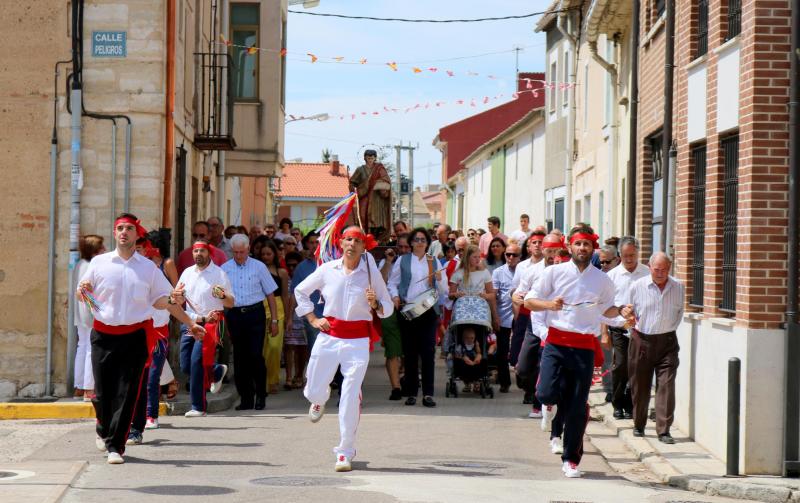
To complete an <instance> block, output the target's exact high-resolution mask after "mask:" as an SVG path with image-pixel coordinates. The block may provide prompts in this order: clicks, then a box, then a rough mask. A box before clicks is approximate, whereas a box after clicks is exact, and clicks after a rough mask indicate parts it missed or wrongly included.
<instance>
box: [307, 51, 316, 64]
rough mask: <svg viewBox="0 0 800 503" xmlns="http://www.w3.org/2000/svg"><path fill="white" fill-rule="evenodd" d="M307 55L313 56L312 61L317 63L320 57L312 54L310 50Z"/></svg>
mask: <svg viewBox="0 0 800 503" xmlns="http://www.w3.org/2000/svg"><path fill="white" fill-rule="evenodd" d="M306 56H309V57H310V58H311V62H312V63H316V62H317V60H318V59H319V58H318V57H316V56H315V55H313V54H311V53H310V52H307V53H306Z"/></svg>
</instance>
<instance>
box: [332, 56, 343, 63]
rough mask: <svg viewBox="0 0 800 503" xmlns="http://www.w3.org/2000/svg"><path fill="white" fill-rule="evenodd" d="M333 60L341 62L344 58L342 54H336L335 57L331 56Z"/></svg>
mask: <svg viewBox="0 0 800 503" xmlns="http://www.w3.org/2000/svg"><path fill="white" fill-rule="evenodd" d="M333 60H334V61H336V62H341V61H343V60H344V56H336V57H335V58H333Z"/></svg>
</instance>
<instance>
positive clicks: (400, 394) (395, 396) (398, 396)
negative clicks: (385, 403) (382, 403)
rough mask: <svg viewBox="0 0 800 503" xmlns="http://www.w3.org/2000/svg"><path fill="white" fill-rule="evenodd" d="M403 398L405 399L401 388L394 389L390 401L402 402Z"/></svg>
mask: <svg viewBox="0 0 800 503" xmlns="http://www.w3.org/2000/svg"><path fill="white" fill-rule="evenodd" d="M401 398H403V392H402V391H400V388H394V389H393V390H392V394H391V395H389V400H400V399H401Z"/></svg>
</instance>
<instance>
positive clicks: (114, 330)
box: [94, 318, 169, 367]
mask: <svg viewBox="0 0 800 503" xmlns="http://www.w3.org/2000/svg"><path fill="white" fill-rule="evenodd" d="M94 329H95V330H97V331H98V332H101V333H104V334H108V335H125V334H130V333H133V332H136V331H137V330H144V334H145V337H146V338H147V363H145V367H149V366H150V362H151V361H152V360H153V350H154V349H155V348H156V344H158V339H160V338H161V335H160V334H159V331H158V330H156V328H155V327H154V326H153V319H152V318H151V319H148V320H145V321H141V322H139V323H134V324H133V325H106V324H105V323H103V322H102V321H99V320H94ZM167 336H169V329H167Z"/></svg>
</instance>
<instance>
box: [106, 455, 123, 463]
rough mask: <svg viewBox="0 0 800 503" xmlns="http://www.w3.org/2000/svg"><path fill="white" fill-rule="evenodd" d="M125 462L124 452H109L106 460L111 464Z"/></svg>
mask: <svg viewBox="0 0 800 503" xmlns="http://www.w3.org/2000/svg"><path fill="white" fill-rule="evenodd" d="M124 462H125V460H124V459H123V458H122V454H120V453H118V452H109V453H108V459H107V460H106V463H108V464H109V465H121V464H122V463H124Z"/></svg>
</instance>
